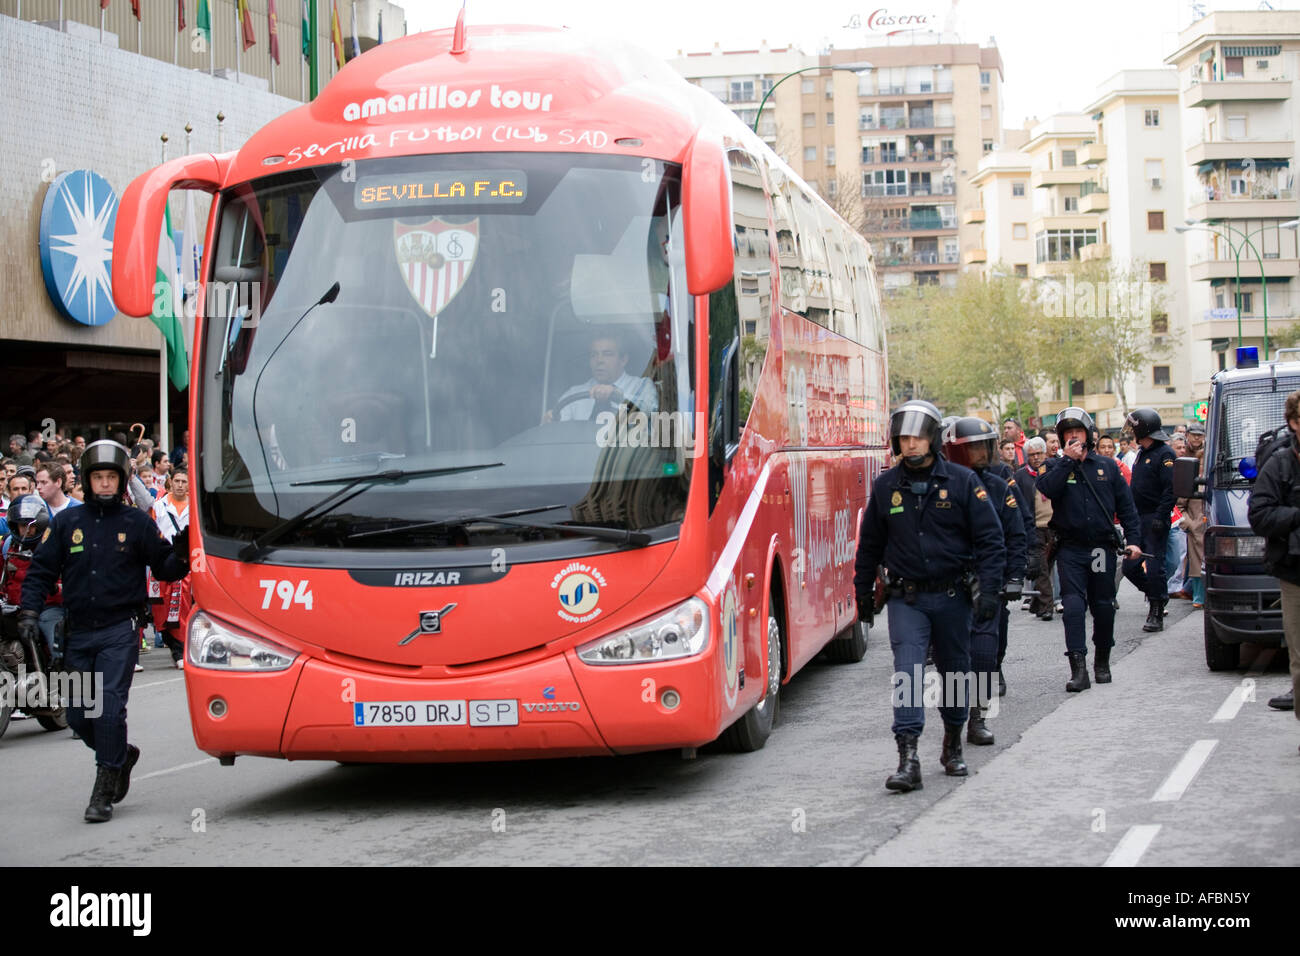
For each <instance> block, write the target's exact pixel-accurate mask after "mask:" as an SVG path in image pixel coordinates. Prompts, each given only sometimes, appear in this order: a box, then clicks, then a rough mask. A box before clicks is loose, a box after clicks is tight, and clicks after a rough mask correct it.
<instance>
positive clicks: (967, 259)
mask: <svg viewBox="0 0 1300 956" xmlns="http://www.w3.org/2000/svg"><path fill="white" fill-rule="evenodd" d="M961 261H962V264H963V265H970V264H971V263H973V262H988V261H989V254H988V250H987V249H967V250H966V251H965V252H963V253H962V254H961Z"/></svg>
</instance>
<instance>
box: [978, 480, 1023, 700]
mask: <svg viewBox="0 0 1300 956" xmlns="http://www.w3.org/2000/svg"><path fill="white" fill-rule="evenodd" d="M1003 467H1004V468H1005V467H1006V466H1005V465H1003ZM976 476H977V477H978V478H979V480H980V482H981V483H982V484H983V485H984V488H985V489H986V490H987V491H988V493H989V501H991V502H992V503H993V510H994V511H995V512H997V516H998V524H999V525H1001V527H1002V545H1003V547H1002V553H1003V554H1004V555H1005V570H1004V572H1003V577H1002V581H1001V582H1000V585H999V590H1001V589H1002V586H1003V585H1005V584H1006V583H1007V582H1010V581H1023V580H1024V577H1025V525H1024V520H1023V517H1022V513H1023V512H1022V509H1021V506H1020V499H1019V498H1018V497H1017V496H1016V494H1015V491H1014V490H1013V489H1012V488H1011V487H1010V486H1009V485H1007V483H1006V482H1005V481H1003V479H1002V478H1001V477H1000V476H999V475H996V474H994V472H993V469H992V468H987V469H985V470H984V471H977V472H976ZM981 560H987V556H984V555H981ZM981 586H982V582H981ZM1009 617H1010V612H1009V611H1008V610H1007V605H1006V603H1005V602H999V610H998V616H997V618H996V619H994V620H992V621H975V622H974V623H972V624H971V669H972V670H973V671H974V672H975V675H976V678H977V679H978V681H979V693H980V706H985V705H986V704H987V700H986V697H987V696H988V692H989V688H990V687H991V683H990V682H991V679H992V677H991V675H993V674H994V673H996V672H997V671H998V670H999V669H1000V668H1001V666H1002V657H1003V655H1004V654H1005V653H1006V646H1007V645H1006V626H1007V619H1008V618H1009Z"/></svg>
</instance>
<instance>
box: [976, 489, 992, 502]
mask: <svg viewBox="0 0 1300 956" xmlns="http://www.w3.org/2000/svg"><path fill="white" fill-rule="evenodd" d="M988 496H989V493H988V492H987V491H985V490H984V489H983V488H976V489H975V497H976V498H978V499H979V500H980V501H984V500H985V499H986V498H988Z"/></svg>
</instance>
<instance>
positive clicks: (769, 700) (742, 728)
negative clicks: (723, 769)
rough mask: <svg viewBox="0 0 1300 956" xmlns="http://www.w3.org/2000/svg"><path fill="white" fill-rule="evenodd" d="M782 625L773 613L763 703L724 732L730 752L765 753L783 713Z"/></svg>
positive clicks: (768, 625) (723, 741) (767, 650)
mask: <svg viewBox="0 0 1300 956" xmlns="http://www.w3.org/2000/svg"><path fill="white" fill-rule="evenodd" d="M782 640H783V637H782V633H781V622H780V621H778V620H777V618H776V614H775V613H774V612H772V611H769V612H768V615H767V648H766V652H767V668H766V669H767V687H766V688H764V692H763V697H762V699H761V700H760V701H759V702H758V703H757V704H755V705H754V706H753V707H751V708H750V709H749V711H748V712H747V713H746V714H745V716H744V717H741V718H740V720H738V721H736V722H735V723H734V724H732V725H731V726H730V727H728V728H727V729H726V730H724V731H723V732H722V736H721V737H720V738H719V742H720V743H721V744H722V746H723V748H724V749H726V750H731V751H735V752H736V753H753V752H754V751H755V750H761V749H763V745H764V744H765V743H767V738H768V737H770V736H772V728H773V726H775V724H776V717H777V714H778V713H779V712H780V710H781V642H782Z"/></svg>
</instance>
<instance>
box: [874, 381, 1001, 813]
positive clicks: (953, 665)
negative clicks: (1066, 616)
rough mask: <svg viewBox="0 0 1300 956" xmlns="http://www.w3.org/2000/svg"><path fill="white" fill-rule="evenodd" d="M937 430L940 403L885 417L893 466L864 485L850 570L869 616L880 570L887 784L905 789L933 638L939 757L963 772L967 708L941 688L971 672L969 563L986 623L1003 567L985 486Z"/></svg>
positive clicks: (955, 772) (913, 767)
mask: <svg viewBox="0 0 1300 956" xmlns="http://www.w3.org/2000/svg"><path fill="white" fill-rule="evenodd" d="M939 428H940V417H939V411H938V409H936V408H935V407H934V406H933V405H931V404H930V403H929V402H923V401H910V402H906V403H905V404H903V405H902V406H900V407H899V408H898V409H896V410H895V411H894V413H893V415H891V416H890V419H889V443H890V448H891V449H892V451H893V454H894V458H895V460H896V461H898V464H896V465H895V466H894V467H892V468H890V469H889V470H888V471H886V472H884V473H883V474H882V475H880V477H878V478H877V479H876V480H875V482H874V484H873V486H872V493H871V498H870V500H869V502H868V503H867V510H866V513H865V514H864V515H863V517H862V527H861V529H860V532H859V535H858V553H857V561H856V565H855V573H854V576H853V583H854V589H855V592H856V594H857V602H858V614H859V616H860V617H861V618H862V619H863V620H865V621H867V622H868V623H870V621H871V617H872V592H873V590H874V587H875V580H876V569H877V567H881V566H883V568H884V569H885V573H886V575H887V576H888V581H889V603H888V607H889V643H890V646H891V647H892V649H893V652H894V682H893V688H894V720H893V731H894V740H895V742H896V743H897V744H898V771H897V772H896V773H894V774H893V775H892V776H891V777H889V779H888V780H886V781H885V786H886V787H887V788H888V789H890V790H899V791H902V792H904V793H906V792H908V791H910V790H919V789H920V788H921V767H920V761H919V760H918V758H917V753H916V748H917V743H918V741H919V740H920V737H921V731H922V730H923V729H924V727H925V709H924V707H923V706H922V699H923V698H922V691H923V684H924V665H925V655H926V647H927V646H928V645H929V644H930V643H931V641H933V644H934V659H935V663H936V664H937V666H938V670H939V676H940V678H941V679H942V681H943V686H944V688H945V701H944V705H943V706H941V707H940V708H939V712H940V714H941V716H942V717H943V723H944V736H943V751H942V754H941V756H940V758H939V760H940V762H941V763H942V764H943V767H944V770H945V772H947V773H948V774H949V775H950V776H954V777H960V776H965V774H966V764H965V762H964V760H963V759H962V748H961V731H962V726H963V725H964V724H965V723H966V716H967V706H966V702H965V701H964V700H954V699H953V698H952V697H951V696H949V694H948V692H949V691H951V690H952V689H953V687H954V681H955V680H959V681H964V680H965V679H966V675H967V674H969V672H970V626H971V611H972V607H971V593H970V590H969V589H968V580H969V576H970V572H971V571H972V569H976V570H977V571H978V577H979V599H978V602H977V603H976V605H975V607H974V616H975V619H976V620H978V621H980V622H988V621H993V620H995V619H996V617H997V613H998V606H999V600H998V588H999V587H1000V586H1001V584H1002V580H1003V571H1004V560H1003V557H1002V548H1003V540H1002V528H1001V527H1000V526H999V524H998V516H997V514H996V512H994V510H993V505H992V504H991V503H990V501H989V494H988V492H987V491H986V490H985V489H984V486H983V485H981V484H980V482H979V479H978V478H976V477H975V473H974V472H972V471H971V470H970V469H968V468H964V467H962V466H961V465H955V464H952V463H950V462H948V461H945V460H944V458H943V456H942V454H940V441H939ZM949 675H952V676H951V677H950V676H949Z"/></svg>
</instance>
